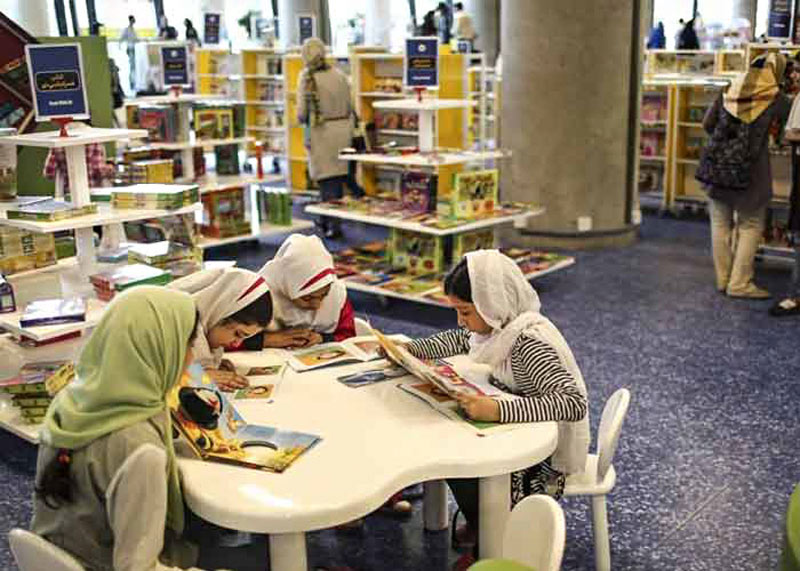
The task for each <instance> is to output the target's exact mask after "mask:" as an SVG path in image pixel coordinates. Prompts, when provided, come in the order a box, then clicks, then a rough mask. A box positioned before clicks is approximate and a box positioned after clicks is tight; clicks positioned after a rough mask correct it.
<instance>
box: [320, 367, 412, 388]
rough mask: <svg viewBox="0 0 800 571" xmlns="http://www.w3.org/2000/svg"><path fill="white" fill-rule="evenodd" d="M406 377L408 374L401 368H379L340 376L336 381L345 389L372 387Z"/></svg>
mask: <svg viewBox="0 0 800 571" xmlns="http://www.w3.org/2000/svg"><path fill="white" fill-rule="evenodd" d="M406 375H408V373H407V372H406V370H405V369H403V368H402V367H379V368H377V369H369V370H366V371H359V372H357V373H350V374H349V375H342V376H341V377H337V378H336V380H337V381H339V382H340V383H342V384H343V385H345V386H347V387H350V388H359V387H367V386H369V385H374V384H375V383H380V382H381V381H388V380H390V379H396V378H398V377H404V376H406Z"/></svg>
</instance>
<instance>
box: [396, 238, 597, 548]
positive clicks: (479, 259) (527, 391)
mask: <svg viewBox="0 0 800 571" xmlns="http://www.w3.org/2000/svg"><path fill="white" fill-rule="evenodd" d="M444 291H445V294H446V295H447V297H448V300H449V302H450V304H451V305H452V307H453V308H454V309H455V310H456V312H457V314H458V324H459V325H460V327H461V328H460V329H453V330H449V331H444V332H441V333H438V334H436V335H434V336H432V337H429V338H427V339H417V340H415V341H413V342H411V343H410V344H409V345H408V346H407V348H408V350H409V351H410V352H411V353H412V354H413V355H415V356H416V357H419V358H423V359H438V358H444V357H450V356H453V355H456V354H459V353H468V354H469V356H470V357H471V359H472V360H473V361H476V362H478V363H484V364H487V365H489V366H490V367H491V368H492V379H491V380H492V384H493V385H495V386H496V387H498V388H500V389H502V390H504V391H507V392H509V393H513V394H515V395H518V396H519V397H520V398H517V399H513V400H495V399H493V398H490V397H486V396H467V395H465V396H462V397H460V398H459V401H460V404H461V407H462V408H463V409H464V411H465V413H466V414H467V415H468V416H469V417H470V418H472V419H475V420H481V421H490V422H546V421H556V422H558V423H559V441H558V446H557V448H556V451H555V453H554V454H553V455H552V456H551V457H550V458H548V459H547V460H545V461H544V462H542V463H541V464H538V465H536V466H532V467H530V468H528V469H526V470H522V471H520V472H515V473H514V474H512V478H511V501H512V505H513V504H516V503H517V502H518V501H519V500H521V499H522V498H523V497H525V496H526V495H529V494H540V493H547V494H551V495H553V496H555V497H560V496H561V494H562V492H563V490H564V481H565V475H566V474H569V473H572V472H580V471H582V470H583V468H584V464H585V461H586V454H587V452H588V449H589V419H588V413H587V400H586V388H585V385H584V383H583V378H582V376H581V372H580V369H578V365H577V363H576V362H575V358H574V357H573V355H572V352H571V351H570V348H569V346H568V345H567V343H566V341H565V340H564V338H563V337H562V336H561V333H559V331H558V329H556V327H555V325H553V323H551V322H550V320H549V319H547V318H546V317H544V316H543V315H542V314H541V313H540V312H539V309H540V304H539V298H538V296H537V295H536V291H535V290H534V289H533V287H531V285H530V284H529V283H528V281H527V280H526V279H525V276H524V275H523V274H522V272H521V271H520V269H519V268H518V267H517V265H516V264H515V263H514V262H513V261H512V260H511V258H508V257H507V256H504V255H503V254H501V253H500V252H498V251H497V250H478V251H475V252H471V253H468V254H467V255H466V256H465V257H464V258H462V259H461V261H460V262H459V263H458V264H457V265H456V266H455V267H454V268H453V269H452V270H451V271H450V273H449V274H448V275H447V276H446V277H445V281H444ZM448 483H449V485H450V488H451V489H452V491H453V494H454V496H455V498H456V501H457V502H458V505H459V507H460V508H461V510H462V512H463V513H464V515H465V517H466V520H467V527H466V528H464V529H462V530H461V531H460V532H458V533H457V534H456V537H457V538H458V537H460V538H461V539H462V541H463V542H464V543H467V542H469V543H471V542H472V541H476V536H477V529H478V521H477V518H478V482H477V480H475V479H453V480H450V481H449V482H448ZM476 545H477V542H476ZM475 556H477V553H473V554H471V555H470V554H468V555H466V556H465V557H466V558H467V559H468V558H470V557H475ZM466 562H467V561H465V562H464V563H466Z"/></svg>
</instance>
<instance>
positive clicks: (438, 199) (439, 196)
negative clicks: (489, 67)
mask: <svg viewBox="0 0 800 571" xmlns="http://www.w3.org/2000/svg"><path fill="white" fill-rule="evenodd" d="M475 105H476V102H475V101H473V100H469V99H440V98H423V99H422V100H421V101H420V100H418V99H398V98H389V99H382V100H380V101H376V102H373V103H371V109H372V111H373V112H376V113H378V112H384V111H392V112H402V113H409V114H411V113H413V114H415V115H416V116H417V123H418V133H417V138H418V141H416V143H417V145H416V147H415V148H416V150H413V151H412V150H409V151H403V152H392V153H380V152H370V153H342V154H340V156H339V158H340V159H341V160H346V161H354V162H356V163H358V164H359V165H360V166H361V167H362V168H363V167H366V169H365V170H367V172H370V170H373V169H374V170H378V169H379V168H381V167H385V166H389V167H391V169H393V172H392V176H391V177H390V178H387V179H378V176H379V175H374V176H375V179H376V180H378V181H379V184H375V185H374V186H372V187H367V190H368V192H369V194H368V196H367V197H365V198H363V199H359V200H355V199H344V200H340V201H333V202H329V203H322V204H312V205H309V206H306V208H305V211H306V213H307V214H313V215H317V216H325V217H329V218H338V219H340V220H346V221H350V222H359V223H364V224H370V225H375V226H382V227H384V228H387V229H389V232H390V237H389V241H388V242H387V243H386V244H382V245H381V244H379V245H376V246H375V247H374V248H373V249H371V250H370V248H367V250H366V251H364V252H360V251H359V248H357V247H356V248H353V249H352V250H353V251H354V252H355V253H354V254H352V255H349V254H344V253H341V252H340V253H338V254H337V256H336V258H337V272H339V274H340V276H341V278H342V280H343V281H344V283H345V285H346V286H347V287H348V288H350V289H352V290H354V291H361V292H365V293H371V294H376V295H380V296H384V297H393V298H400V299H405V300H409V301H415V302H420V303H425V304H430V305H444V304H445V299H444V296H443V293H442V291H441V279H442V274H443V273H444V272H445V271H446V270H447V269H448V268H449V267H450V266H451V265H452V264H453V263H455V262H457V261H458V260H459V259H460V258H461V256H462V255H463V254H464V253H466V252H469V251H472V250H475V249H480V248H491V247H493V246H494V245H495V229H497V228H498V227H500V226H503V225H509V224H513V225H515V226H517V227H524V226H525V225H526V223H527V221H528V220H529V219H531V218H533V217H535V216H537V215H540V214H542V212H543V209H541V208H536V207H532V206H529V205H519V204H515V205H502V204H500V203H499V199H498V198H499V197H498V180H499V174H498V171H497V169H494V168H490V167H492V166H494V164H495V162H496V161H498V160H499V159H503V158H505V157H508V156H510V155H509V153H506V152H503V151H501V150H496V151H467V150H464V149H463V148H454V149H441V148H440V147H438V146H437V145H436V144H435V142H436V139H437V137H436V127H437V122H438V121H439V117H438V114H439V113H446V112H451V113H452V112H455V113H457V114H459V116H462V117H463V112H464V110H467V109H470V108H471V107H474V106H475ZM412 148H413V147H412ZM470 167H476V168H470ZM476 169H477V170H476ZM380 176H383V175H380ZM365 180H367V181H370V177H369V176H367V177H365ZM348 250H351V249H348ZM376 251H377V252H378V253H377V254H376ZM541 256H547V255H546V254H542V253H532V252H527V253H525V254H524V255H522V256H521V257H520V260H519V262H518V263H519V264H520V267H521V268H525V273H526V275H527V276H528V277H530V278H534V277H537V276H539V275H543V272H546V273H550V272H552V271H556V270H558V269H562V268H564V267H567V266H569V265H571V264H572V263H574V259H572V258H566V257H564V258H558V259H553V258H548V259H544V258H542V257H541ZM533 257H536V260H535V261H534V260H533Z"/></svg>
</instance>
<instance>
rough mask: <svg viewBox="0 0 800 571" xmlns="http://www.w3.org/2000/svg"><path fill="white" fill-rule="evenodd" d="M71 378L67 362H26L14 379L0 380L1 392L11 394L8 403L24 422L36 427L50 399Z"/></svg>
mask: <svg viewBox="0 0 800 571" xmlns="http://www.w3.org/2000/svg"><path fill="white" fill-rule="evenodd" d="M74 377H75V366H74V364H73V363H72V362H70V361H66V362H65V361H46V362H39V363H27V364H25V365H23V366H22V368H21V369H20V370H19V373H17V375H16V376H14V377H11V378H9V379H5V380H2V381H0V392H6V393H8V394H10V395H11V404H12V405H13V406H15V407H16V408H18V409H19V413H20V416H21V418H22V420H23V421H24V422H25V423H27V424H37V423H39V422H41V421H42V420H44V416H45V415H46V414H47V409H48V407H49V406H50V403H51V402H52V401H53V397H55V395H56V394H58V392H59V391H60V390H61V389H63V388H64V387H65V386H67V384H69V383H70V382H71V381H72V379H73V378H74Z"/></svg>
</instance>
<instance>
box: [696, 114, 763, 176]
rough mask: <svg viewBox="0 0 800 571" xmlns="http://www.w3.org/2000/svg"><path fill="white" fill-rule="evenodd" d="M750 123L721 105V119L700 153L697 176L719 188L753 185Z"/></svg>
mask: <svg viewBox="0 0 800 571" xmlns="http://www.w3.org/2000/svg"><path fill="white" fill-rule="evenodd" d="M751 164H752V153H751V149H750V125H748V124H747V123H745V122H743V121H741V120H740V119H739V118H737V117H734V116H733V115H731V114H730V113H728V111H726V110H725V108H724V107H721V106H720V111H719V120H718V121H717V125H716V127H714V132H713V133H712V134H711V138H710V139H709V142H708V144H706V146H705V147H704V148H703V151H702V153H701V154H700V165H699V166H698V167H697V172H695V175H694V177H695V178H696V179H697V180H699V181H700V182H702V183H704V184H706V185H708V186H711V187H714V188H719V189H726V190H735V191H745V190H747V189H748V188H749V187H750V178H751V175H750V166H751Z"/></svg>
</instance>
